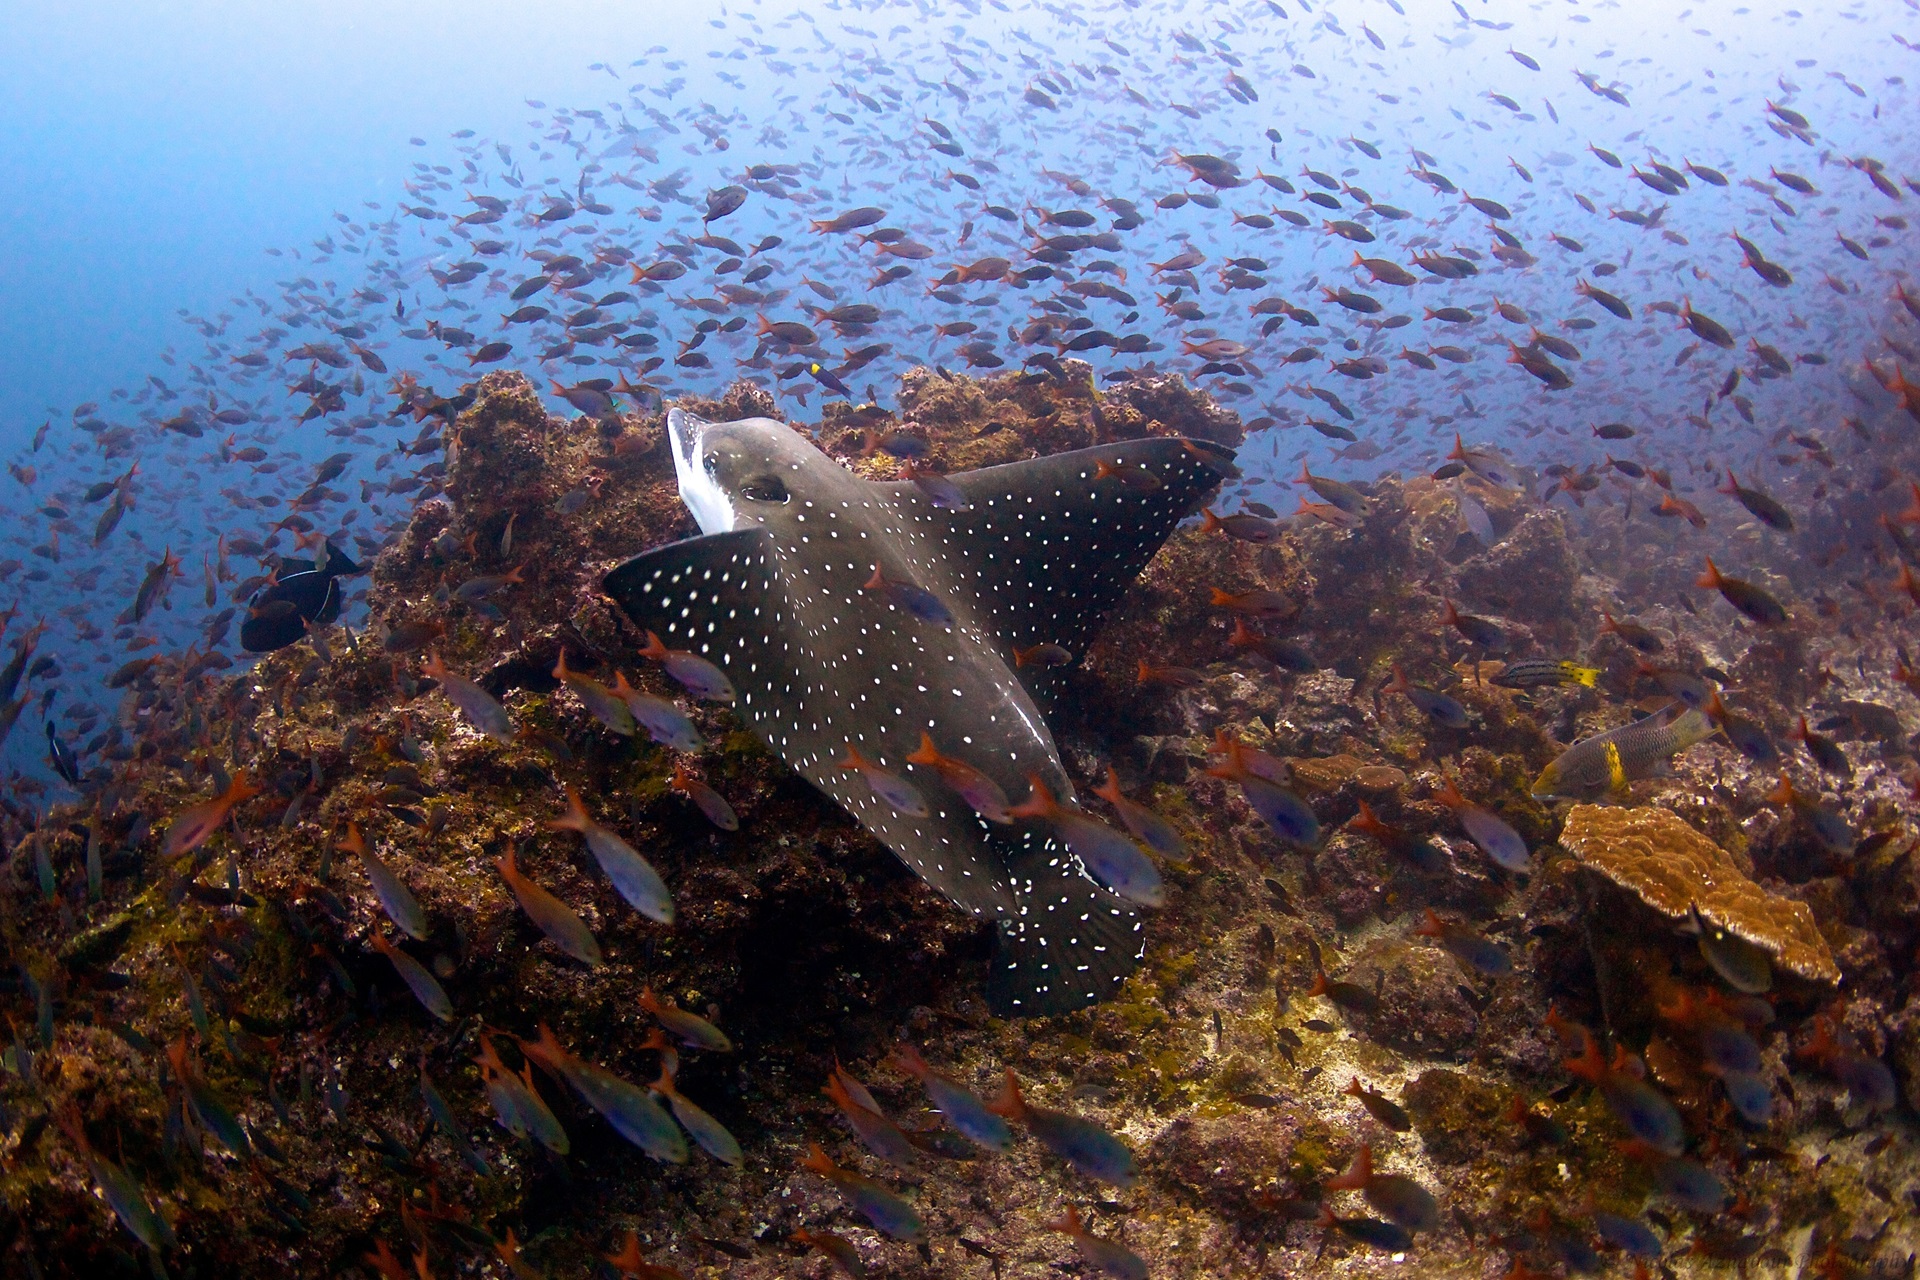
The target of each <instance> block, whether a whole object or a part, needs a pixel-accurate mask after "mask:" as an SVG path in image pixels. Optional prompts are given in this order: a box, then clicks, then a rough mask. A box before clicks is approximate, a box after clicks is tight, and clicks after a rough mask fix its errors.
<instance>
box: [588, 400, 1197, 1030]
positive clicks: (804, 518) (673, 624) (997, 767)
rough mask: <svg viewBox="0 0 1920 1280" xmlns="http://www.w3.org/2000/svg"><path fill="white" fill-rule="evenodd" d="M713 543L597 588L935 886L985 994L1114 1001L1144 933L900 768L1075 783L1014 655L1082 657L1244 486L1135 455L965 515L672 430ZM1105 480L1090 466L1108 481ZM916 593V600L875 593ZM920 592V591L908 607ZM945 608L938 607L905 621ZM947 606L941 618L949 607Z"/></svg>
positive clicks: (1059, 866)
mask: <svg viewBox="0 0 1920 1280" xmlns="http://www.w3.org/2000/svg"><path fill="white" fill-rule="evenodd" d="M667 431H668V435H669V437H670V441H669V443H670V445H671V447H672V449H673V460H674V470H675V473H676V475H677V477H678V479H679V484H680V498H681V501H682V502H684V503H685V504H686V506H687V509H688V510H689V511H691V512H692V513H693V517H694V519H695V521H696V522H698V524H699V526H700V528H701V530H702V533H701V536H699V537H695V538H689V539H686V540H684V541H681V542H674V543H669V544H667V545H666V546H662V547H656V548H655V549H653V550H651V551H648V552H646V553H644V554H642V555H639V556H636V557H635V558H633V559H631V560H629V561H627V562H626V563H625V564H622V565H621V566H619V567H618V568H617V569H615V570H613V572H611V573H609V574H608V575H607V577H606V579H605V582H604V586H605V589H606V592H607V594H608V595H609V596H611V597H612V598H613V600H614V601H615V602H616V603H617V604H619V606H620V608H621V609H622V610H623V611H624V612H625V613H626V615H627V616H628V617H629V618H630V619H632V621H633V622H634V624H635V625H636V626H638V627H641V628H643V629H646V630H649V631H653V632H656V633H657V634H658V635H659V636H660V637H661V638H662V639H663V640H664V641H665V643H666V644H667V645H668V646H670V647H672V648H676V649H685V650H690V651H692V652H694V653H697V654H699V655H701V656H702V657H705V658H706V659H708V660H709V661H711V662H714V663H716V664H718V665H719V666H720V667H721V669H723V670H724V671H725V672H726V674H727V675H728V677H729V678H730V679H731V681H732V683H733V685H734V687H735V689H736V691H737V701H736V703H735V709H736V711H737V712H738V713H739V714H740V716H741V717H742V718H743V719H744V720H745V721H746V722H747V724H748V725H749V726H750V727H751V728H752V729H753V730H754V732H755V733H756V734H757V735H758V736H759V737H760V738H761V739H762V740H763V741H764V742H766V744H767V745H768V746H769V747H770V748H772V749H773V750H774V751H775V752H777V753H778V754H779V755H780V757H781V758H782V759H783V760H785V761H786V762H787V764H788V765H790V766H792V768H793V769H794V770H795V771H796V772H797V773H799V774H800V775H801V776H802V777H804V778H806V779H807V781H809V782H811V783H812V784H813V785H814V786H816V787H818V788H819V789H820V790H822V791H824V792H826V793H827V794H828V795H829V796H831V797H833V799H834V800H835V801H837V802H838V803H839V804H840V806H841V807H842V808H843V809H845V810H846V811H847V812H848V813H850V814H852V815H853V817H854V818H855V819H857V820H858V821H859V822H860V824H861V825H862V826H864V827H866V828H867V830H869V831H871V832H872V833H873V834H874V835H875V836H877V837H879V838H880V840H881V841H882V842H883V843H885V844H886V845H887V847H888V848H890V849H892V850H893V851H894V852H895V853H896V854H898V855H899V856H900V858H901V859H902V860H903V861H904V862H906V864H907V865H908V866H910V867H912V868H913V869H914V870H915V871H916V872H918V873H919V875H920V876H921V878H922V879H924V880H926V881H927V882H928V883H929V884H931V885H933V886H934V887H935V888H936V889H938V890H940V892H942V893H944V894H946V895H947V897H948V898H950V899H952V900H953V901H954V902H955V903H957V904H958V905H959V906H961V907H964V908H965V909H966V910H968V911H970V912H972V913H973V914H974V915H975V916H981V917H988V918H991V919H992V920H993V921H994V922H995V923H996V924H997V925H998V926H999V931H998V935H997V945H996V948H995V955H994V958H993V962H992V966H991V969H990V976H989V979H988V985H987V995H988V999H989V1002H990V1004H991V1005H992V1007H993V1008H994V1009H995V1011H996V1012H998V1013H1001V1014H1003V1015H1016V1016H1031V1015H1040V1014H1053V1013H1060V1012H1064V1011H1066V1010H1069V1009H1077V1008H1080V1007H1082V1006H1084V1005H1087V1004H1091V1003H1094V1002H1095V1001H1098V1000H1102V999H1104V998H1106V997H1107V996H1109V995H1111V994H1112V993H1113V992H1114V991H1116V990H1117V989H1118V987H1119V984H1120V983H1121V982H1122V981H1123V980H1124V979H1125V978H1126V976H1127V974H1128V973H1130V972H1132V970H1133V969H1134V967H1135V966H1136V965H1137V964H1138V963H1139V961H1140V957H1141V955H1142V952H1143V948H1144V940H1143V934H1142V932H1141V923H1140V919H1139V917H1138V916H1137V915H1136V914H1135V913H1134V911H1133V910H1132V909H1131V907H1129V906H1128V905H1127V903H1126V902H1124V901H1123V900H1122V899H1120V898H1119V897H1117V896H1115V895H1114V894H1113V893H1111V892H1109V891H1108V890H1107V889H1105V888H1103V887H1101V886H1100V885H1099V884H1098V883H1096V882H1095V881H1094V880H1093V879H1092V878H1091V877H1090V876H1089V875H1088V874H1087V872H1086V870H1085V868H1084V867H1083V866H1082V865H1081V863H1080V861H1079V860H1078V859H1077V858H1076V857H1075V856H1074V855H1073V854H1072V853H1070V852H1069V851H1068V850H1067V849H1066V848H1065V847H1064V846H1063V845H1062V844H1061V843H1060V842H1059V841H1058V840H1057V839H1056V838H1055V837H1054V836H1053V835H1052V834H1051V833H1050V832H1049V831H1048V830H1047V829H1045V828H1044V827H1039V826H1032V825H1025V824H1023V825H1005V824H1000V825H996V824H992V823H989V822H986V821H984V820H983V819H982V818H981V817H980V816H979V815H978V814H977V813H975V812H974V811H973V809H972V808H970V807H969V806H968V804H967V803H966V802H965V801H964V800H962V799H961V797H960V796H959V794H957V793H956V792H954V791H953V790H951V789H949V788H948V787H947V786H946V785H944V783H943V782H942V781H941V779H940V775H939V774H937V773H936V772H935V771H933V770H931V769H928V768H925V767H920V766H915V765H912V764H909V763H908V762H907V756H908V755H909V754H910V753H912V752H914V751H915V749H916V748H918V747H919V746H920V745H921V741H922V737H921V735H922V734H923V733H924V734H926V735H927V736H928V737H930V738H931V739H932V740H933V741H934V743H935V744H936V745H937V746H938V747H939V748H940V750H941V751H942V752H944V753H945V754H947V755H949V756H953V757H955V758H958V759H960V760H963V761H965V762H966V763H967V764H968V765H971V766H972V767H973V768H974V769H977V770H979V771H980V772H981V773H984V774H985V775H986V776H987V777H989V778H991V779H992V780H993V781H994V782H995V783H997V784H999V786H1000V787H1001V788H1002V789H1003V790H1004V791H1006V792H1007V793H1008V794H1010V795H1016V796H1017V795H1022V794H1025V793H1026V791H1027V788H1028V785H1029V779H1030V778H1032V777H1036V776H1037V777H1038V778H1039V779H1040V781H1041V782H1042V783H1044V784H1045V786H1046V787H1047V788H1048V789H1049V790H1050V791H1052V792H1053V794H1054V795H1055V796H1057V797H1059V798H1060V799H1061V801H1062V802H1063V803H1070V802H1071V801H1072V797H1073V784H1072V783H1071V781H1070V780H1069V779H1068V778H1067V775H1066V772H1065V771H1064V770H1063V769H1062V767H1061V764H1060V752H1059V749H1058V748H1057V747H1056V746H1055V745H1054V741H1053V735H1052V733H1051V732H1050V731H1049V730H1048V728H1047V725H1046V721H1045V720H1044V719H1042V718H1041V714H1040V711H1039V708H1038V707H1037V706H1036V704H1035V700H1034V694H1035V690H1033V689H1029V688H1028V687H1027V685H1026V684H1023V683H1022V680H1023V677H1024V678H1026V679H1031V680H1033V681H1034V682H1035V684H1036V686H1037V685H1038V684H1039V683H1041V682H1042V681H1043V680H1044V679H1045V677H1044V675H1035V674H1034V673H1033V671H1032V669H1031V668H1020V669H1019V670H1018V671H1016V665H1017V664H1016V663H1015V661H1014V652H1015V650H1017V649H1025V648H1028V647H1030V646H1033V645H1037V644H1057V645H1061V646H1064V647H1065V648H1066V649H1068V650H1069V651H1070V652H1073V653H1079V652H1081V651H1082V650H1083V649H1084V647H1085V644H1086V641H1087V639H1088V637H1089V635H1090V634H1091V632H1092V630H1093V627H1094V625H1095V624H1096V623H1097V622H1098V620H1099V618H1100V617H1101V616H1102V615H1103V614H1104V613H1105V612H1106V611H1107V610H1108V609H1109V608H1110V607H1111V606H1112V605H1113V604H1114V602H1115V601H1116V600H1117V599H1118V598H1119V595H1120V593H1121V591H1122V590H1124V589H1125V587H1126V585H1127V584H1128V583H1129V582H1131V581H1132V580H1133V578H1134V577H1135V575H1136V574H1138V573H1139V571H1140V569H1141V567H1142V566H1144V565H1145V564H1146V562H1147V560H1148V559H1149V558H1151V557H1152V555H1153V553H1154V552H1155V551H1157V550H1158V549H1159V547H1160V545H1161V543H1163V542H1164V541H1166V538H1167V535H1168V534H1169V533H1170V532H1171V531H1172V530H1173V527H1174V525H1176V524H1177V523H1178V522H1179V521H1180V520H1181V518H1183V517H1184V516H1186V515H1187V514H1188V513H1190V512H1191V511H1192V510H1194V509H1195V508H1196V507H1197V506H1198V504H1199V502H1200V501H1201V499H1202V498H1203V497H1204V496H1205V495H1206V494H1207V493H1208V492H1209V491H1210V490H1212V489H1213V488H1214V487H1215V486H1216V485H1218V484H1219V482H1220V481H1221V480H1222V479H1223V478H1225V476H1227V475H1228V474H1230V473H1231V472H1232V470H1233V468H1232V465H1231V461H1230V460H1231V458H1232V456H1233V455H1232V453H1231V452H1230V451H1229V450H1226V449H1222V448H1220V447H1219V446H1217V445H1213V444H1210V443H1207V442H1204V441H1189V440H1180V439H1171V438H1158V439H1145V440H1132V441H1128V442H1126V443H1122V444H1111V445H1101V446H1098V447H1096V448H1092V449H1081V450H1078V451H1076V452H1073V453H1064V454H1056V455H1054V456H1053V457H1047V458H1036V459H1033V460H1031V461H1027V462H1016V463H1011V464H1008V465H1005V466H998V467H987V468H984V469H982V470H978V471H969V472H963V473H959V474H956V475H953V476H950V477H948V479H949V480H950V481H951V482H952V484H953V485H954V486H955V487H957V489H958V490H959V495H960V498H961V499H962V501H958V502H956V501H955V496H954V495H953V494H952V493H950V492H947V493H944V494H943V496H942V501H941V504H940V505H936V503H935V501H934V499H933V497H931V496H929V493H928V492H927V491H925V490H923V489H922V488H921V487H920V486H918V485H915V484H910V483H879V482H875V481H870V480H863V479H861V478H860V477H858V476H856V475H854V474H853V473H851V472H850V471H848V470H847V469H846V468H845V467H843V466H841V465H840V464H839V463H838V462H836V461H834V460H833V459H832V458H829V457H828V456H827V455H826V454H824V453H822V452H820V450H818V449H816V448H815V447H814V446H813V445H812V444H811V443H810V442H809V441H808V440H807V439H806V437H805V436H803V435H801V434H800V433H799V432H798V431H796V430H794V429H793V428H792V427H790V426H788V425H786V424H785V423H781V422H776V421H773V420H772V419H770V418H747V419H743V420H741V421H738V422H727V423H714V422H707V421H705V420H703V419H701V418H698V417H695V416H694V415H692V414H689V413H686V412H684V411H683V410H680V409H674V410H672V411H671V412H670V413H669V414H668V415H667ZM1102 462H1104V463H1106V464H1107V465H1106V467H1105V468H1102V467H1100V465H1099V464H1100V463H1102ZM876 572H877V573H878V574H879V575H880V577H881V579H883V580H884V581H885V582H888V583H896V584H897V583H904V584H909V592H908V593H907V598H906V600H905V601H904V603H903V598H902V593H901V592H898V591H895V592H887V591H879V590H870V589H867V587H868V584H869V583H871V582H872V581H873V578H874V575H875V573H876ZM913 588H917V589H918V591H917V592H915V591H913V590H912V589H913ZM921 593H931V597H932V598H933V599H934V600H937V601H938V602H939V603H938V605H936V606H934V607H933V608H931V609H928V608H919V609H915V608H911V607H907V606H908V605H910V604H911V603H912V601H913V599H914V598H918V599H919V600H921V601H923V602H924V600H925V599H926V596H925V595H923V594H921ZM941 606H944V607H941ZM849 748H857V749H858V751H859V754H860V755H861V756H862V757H865V758H866V759H867V760H870V761H872V762H873V763H874V764H876V765H878V766H880V767H882V768H884V769H887V770H890V771H892V772H894V773H895V774H897V775H901V776H909V775H910V776H911V779H912V782H913V784H914V785H915V787H917V788H918V789H919V790H920V792H921V793H922V794H923V795H924V796H925V798H926V802H927V803H926V806H925V808H926V809H927V813H926V814H925V816H913V815H910V814H907V813H903V812H901V811H900V810H899V809H897V808H895V807H893V806H892V805H890V804H888V803H886V802H885V801H883V800H882V799H881V798H880V797H879V796H878V795H877V794H876V792H875V789H874V788H873V787H871V786H869V785H868V784H867V783H866V782H865V781H863V780H862V779H861V778H860V777H859V776H857V775H855V774H853V773H851V772H849V771H848V770H846V769H843V768H842V767H841V766H840V763H839V762H840V761H841V760H842V759H844V758H846V757H847V755H848V751H849Z"/></svg>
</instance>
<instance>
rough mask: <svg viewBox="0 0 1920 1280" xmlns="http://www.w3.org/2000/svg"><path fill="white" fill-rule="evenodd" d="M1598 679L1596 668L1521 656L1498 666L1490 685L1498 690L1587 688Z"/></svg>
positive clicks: (1563, 661)
mask: <svg viewBox="0 0 1920 1280" xmlns="http://www.w3.org/2000/svg"><path fill="white" fill-rule="evenodd" d="M1599 679H1600V668H1598V667H1583V666H1581V665H1580V664H1579V663H1577V662H1572V661H1569V660H1566V659H1562V658H1523V659H1521V660H1519V661H1518V662H1509V663H1507V664H1506V666H1504V667H1502V668H1501V669H1500V674H1499V675H1497V676H1495V677H1494V678H1493V684H1495V685H1496V686H1498V687H1499V688H1502V689H1539V688H1545V687H1549V686H1554V685H1580V686H1583V687H1585V688H1588V689H1591V688H1593V687H1594V684H1595V682H1596V681H1598V680H1599Z"/></svg>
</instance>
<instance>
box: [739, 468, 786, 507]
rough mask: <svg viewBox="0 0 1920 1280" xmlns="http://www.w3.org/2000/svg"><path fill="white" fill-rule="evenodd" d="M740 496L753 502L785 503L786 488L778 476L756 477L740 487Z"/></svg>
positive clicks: (765, 475)
mask: <svg viewBox="0 0 1920 1280" xmlns="http://www.w3.org/2000/svg"><path fill="white" fill-rule="evenodd" d="M740 496H741V497H743V498H750V499H752V500H753V501H755V502H785V501H786V500H787V498H788V494H787V486H786V485H785V484H784V483H782V481H781V479H780V477H779V476H776V475H772V474H764V475H757V476H754V477H752V478H751V479H749V480H748V481H747V482H746V483H744V484H742V485H741V486H740Z"/></svg>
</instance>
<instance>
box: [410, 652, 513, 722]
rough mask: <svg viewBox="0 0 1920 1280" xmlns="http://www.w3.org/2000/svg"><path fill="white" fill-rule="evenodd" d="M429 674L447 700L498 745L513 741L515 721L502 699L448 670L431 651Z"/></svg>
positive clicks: (428, 656)
mask: <svg viewBox="0 0 1920 1280" xmlns="http://www.w3.org/2000/svg"><path fill="white" fill-rule="evenodd" d="M426 672H427V674H428V675H429V676H431V677H433V679H434V680H436V681H437V682H439V685H440V692H442V693H444V694H446V695H447V701H449V702H451V703H452V704H453V705H454V706H455V707H457V708H459V710H460V714H461V715H463V716H465V717H466V718H467V723H468V724H471V725H472V726H473V727H474V728H476V729H478V730H479V731H480V732H481V733H484V734H486V735H487V736H488V737H489V738H492V739H493V740H494V741H495V742H502V743H506V742H512V741H513V719H512V717H510V716H509V715H508V714H507V709H506V708H505V707H503V706H501V705H500V701H499V699H497V698H495V697H494V696H493V695H492V694H490V693H488V692H487V691H486V690H485V689H482V688H481V687H480V686H479V685H477V684H475V683H474V682H473V681H471V680H468V679H466V678H464V677H462V676H456V675H454V674H453V673H452V672H451V671H449V670H447V665H446V663H444V662H442V661H440V655H439V654H438V653H435V652H433V651H431V650H429V651H428V653H427V666H426Z"/></svg>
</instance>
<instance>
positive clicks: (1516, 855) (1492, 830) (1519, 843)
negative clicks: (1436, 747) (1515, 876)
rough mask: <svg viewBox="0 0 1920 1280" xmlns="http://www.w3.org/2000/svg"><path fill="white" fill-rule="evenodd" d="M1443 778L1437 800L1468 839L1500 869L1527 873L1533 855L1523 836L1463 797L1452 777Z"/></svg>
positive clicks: (1447, 775)
mask: <svg viewBox="0 0 1920 1280" xmlns="http://www.w3.org/2000/svg"><path fill="white" fill-rule="evenodd" d="M1441 776H1442V778H1443V779H1444V781H1445V785H1444V786H1443V787H1442V788H1441V789H1440V792H1439V794H1438V796H1437V797H1436V798H1437V799H1438V800H1439V801H1440V803H1442V804H1444V805H1446V806H1447V807H1448V808H1449V809H1451V810H1453V815H1454V817H1455V818H1457V819H1458V820H1459V822H1460V827H1461V829H1462V830H1464V831H1465V832H1466V833H1467V838H1468V839H1469V840H1471V841H1473V842H1474V844H1476V845H1478V846H1479V848H1480V852H1482V853H1484V854H1486V855H1487V858H1488V859H1489V860H1490V861H1491V862H1493V863H1494V864H1495V865H1496V866H1501V867H1505V868H1506V869H1507V870H1508V871H1525V870H1526V869H1527V867H1528V864H1529V863H1530V861H1531V859H1532V854H1531V852H1530V851H1529V850H1528V848H1527V842H1526V840H1524V839H1523V838H1522V837H1521V835H1520V833H1519V832H1518V831H1515V830H1514V829H1513V827H1512V826H1511V825H1510V824H1509V823H1508V822H1507V820H1506V819H1505V818H1502V817H1500V816H1499V815H1498V814H1496V813H1494V812H1493V811H1492V810H1491V809H1485V808H1482V807H1481V806H1480V805H1477V804H1475V803H1473V801H1471V800H1469V799H1467V798H1466V797H1465V796H1464V795H1461V794H1460V788H1459V787H1458V786H1456V785H1455V784H1454V781H1453V777H1452V775H1450V774H1445V773H1443V774H1442V775H1441Z"/></svg>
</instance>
